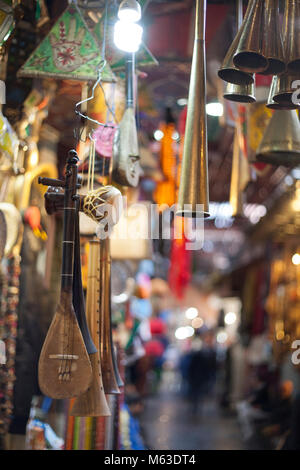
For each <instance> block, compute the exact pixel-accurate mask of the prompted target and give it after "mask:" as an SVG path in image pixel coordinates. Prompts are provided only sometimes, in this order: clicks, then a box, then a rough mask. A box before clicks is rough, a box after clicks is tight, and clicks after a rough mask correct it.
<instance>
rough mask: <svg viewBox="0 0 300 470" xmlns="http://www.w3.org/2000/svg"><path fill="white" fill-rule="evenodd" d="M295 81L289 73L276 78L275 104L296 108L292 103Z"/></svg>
mask: <svg viewBox="0 0 300 470" xmlns="http://www.w3.org/2000/svg"><path fill="white" fill-rule="evenodd" d="M299 20H300V18H299ZM295 80H297V77H296V76H295V75H291V74H290V73H284V74H282V75H280V76H278V77H277V88H276V90H275V93H274V95H273V100H274V101H275V102H276V103H279V104H288V105H294V109H296V108H298V106H297V104H295V103H293V101H292V97H293V93H294V92H295V90H296V88H295V87H294V86H293V83H294V81H295Z"/></svg>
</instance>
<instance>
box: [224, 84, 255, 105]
mask: <svg viewBox="0 0 300 470" xmlns="http://www.w3.org/2000/svg"><path fill="white" fill-rule="evenodd" d="M254 90H255V85H254V83H253V84H250V85H234V84H233V83H228V84H227V87H226V91H225V93H224V95H223V96H224V98H225V99H226V100H229V101H234V102H236V103H254V102H255V101H256V98H255V91H254Z"/></svg>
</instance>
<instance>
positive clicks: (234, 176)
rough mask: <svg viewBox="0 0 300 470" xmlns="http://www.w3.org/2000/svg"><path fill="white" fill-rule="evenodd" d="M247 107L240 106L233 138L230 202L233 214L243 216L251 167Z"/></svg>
mask: <svg viewBox="0 0 300 470" xmlns="http://www.w3.org/2000/svg"><path fill="white" fill-rule="evenodd" d="M245 123H246V121H245V109H244V108H243V107H242V106H238V116H237V122H236V128H235V134H234V139H233V155H232V170H231V185H230V197H229V202H230V204H231V207H232V215H233V216H234V217H236V216H243V202H244V195H243V192H244V191H245V189H246V187H247V184H248V183H249V181H250V168H249V163H248V159H247V153H246V139H245Z"/></svg>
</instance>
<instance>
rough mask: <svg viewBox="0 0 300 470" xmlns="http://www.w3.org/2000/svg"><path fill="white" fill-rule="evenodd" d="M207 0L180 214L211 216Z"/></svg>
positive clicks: (199, 15)
mask: <svg viewBox="0 0 300 470" xmlns="http://www.w3.org/2000/svg"><path fill="white" fill-rule="evenodd" d="M205 19H206V0H197V3H196V29H195V41H194V50H193V60H192V69H191V79H190V88H189V99H188V108H187V118H186V128H185V137H184V149H183V156H182V167H181V175H180V186H179V194H178V210H177V215H179V216H182V217H208V216H209V198H208V169H207V167H208V163H207V156H208V152H207V124H206V109H205V101H206V62H205Z"/></svg>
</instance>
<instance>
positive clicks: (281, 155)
mask: <svg viewBox="0 0 300 470" xmlns="http://www.w3.org/2000/svg"><path fill="white" fill-rule="evenodd" d="M299 157H300V123H299V117H298V114H297V111H296V110H291V111H282V110H280V111H274V114H273V116H272V118H271V120H270V122H269V125H268V127H267V128H266V130H265V133H264V136H263V138H262V140H261V142H260V145H259V147H258V149H257V153H256V158H257V160H259V161H262V162H265V163H269V164H271V165H284V166H294V165H297V164H298V163H299Z"/></svg>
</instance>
